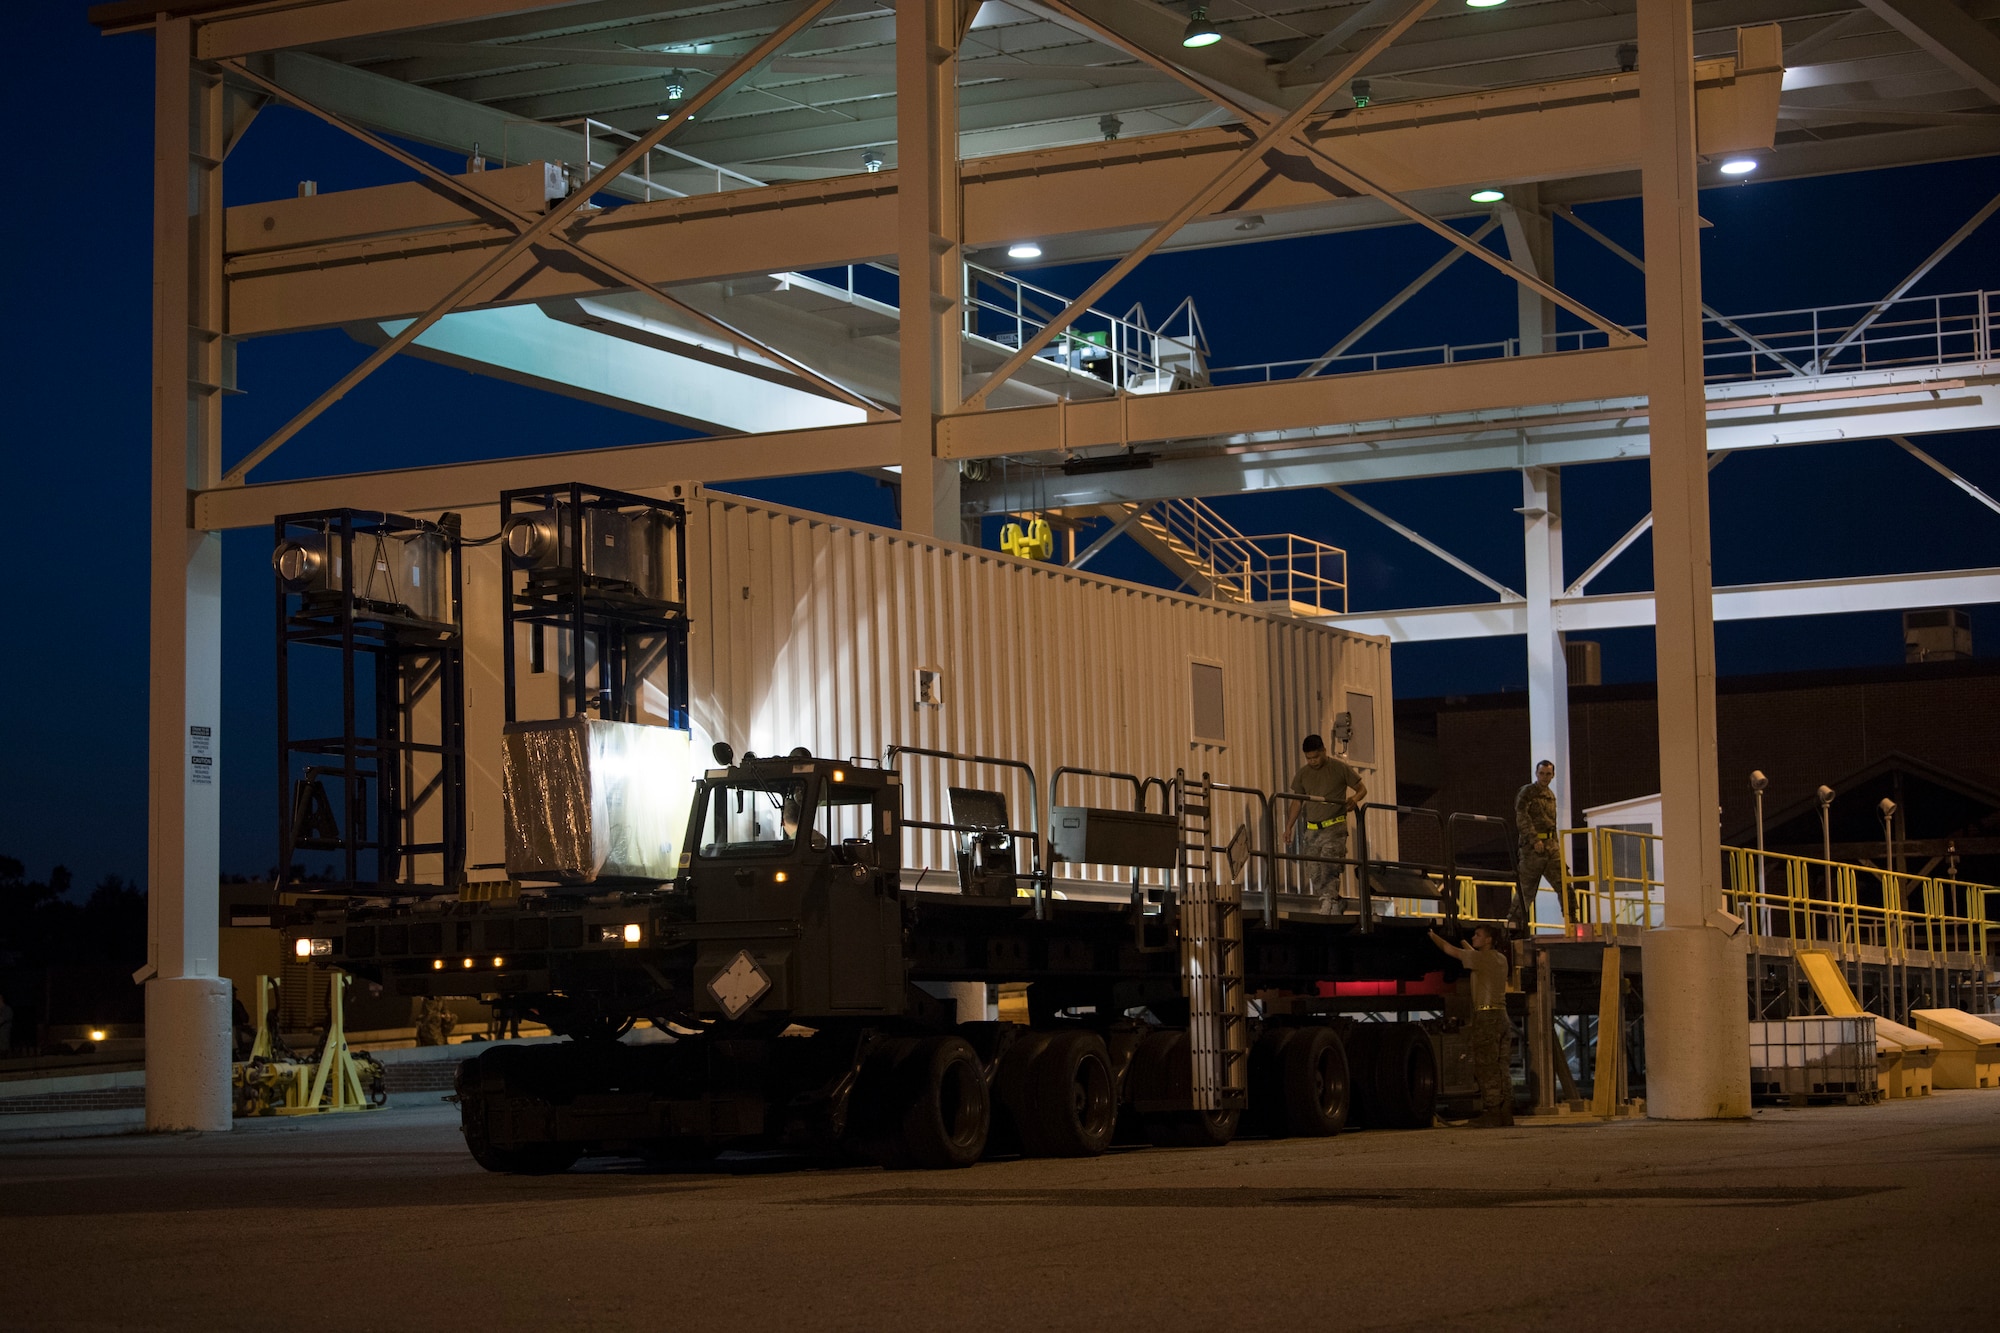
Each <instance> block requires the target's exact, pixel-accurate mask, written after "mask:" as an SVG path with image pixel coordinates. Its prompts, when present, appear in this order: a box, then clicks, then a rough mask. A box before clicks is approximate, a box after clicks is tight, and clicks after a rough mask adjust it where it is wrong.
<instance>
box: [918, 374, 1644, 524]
mask: <svg viewBox="0 0 2000 1333" xmlns="http://www.w3.org/2000/svg"><path fill="white" fill-rule="evenodd" d="M1644 365H1645V351H1644V349H1643V348H1642V347H1621V348H1609V349H1605V350H1600V351H1594V352H1564V353H1561V354H1556V355H1550V356H1543V357H1536V358H1534V359H1533V361H1532V362H1530V361H1524V360H1521V359H1518V358H1505V359H1495V360H1491V361H1463V362H1459V363H1456V364H1453V365H1437V366H1418V367H1412V368H1410V369H1405V370H1382V371H1374V372H1371V373H1366V374H1359V373H1357V374H1352V375H1321V376H1316V377H1315V378H1313V379H1309V380H1300V379H1289V380H1274V381H1271V382H1269V383H1263V384H1240V385H1227V386H1224V387H1220V388H1208V389H1189V390H1185V391H1183V392H1179V393H1167V394H1150V395H1139V396H1135V397H1131V398H1121V399H1105V400H1100V401H1097V402H1087V403H1086V402H1075V403H1067V404H1065V403H1056V404H1051V405H1049V406H1045V407H1016V408H1007V409H1004V410H998V411H990V412H977V413H961V414H959V415H956V416H952V417H947V418H946V419H945V420H943V421H941V422H939V423H938V453H939V455H940V456H941V457H945V458H990V457H997V456H999V455H1002V454H1026V453H1044V452H1047V453H1070V452H1074V451H1077V450H1083V449H1093V448H1105V447H1118V448H1123V447H1125V446H1128V445H1132V444H1141V443H1149V442H1158V441H1165V440H1189V439H1205V438H1209V437H1225V436H1227V437H1235V438H1242V437H1245V436H1249V437H1252V438H1254V437H1255V436H1256V435H1257V434H1258V433H1260V432H1283V431H1292V430H1320V429H1324V428H1326V427H1328V426H1331V425H1333V424H1335V423H1340V422H1354V423H1358V422H1385V421H1390V420H1399V419H1416V418H1420V417H1421V418H1425V419H1428V420H1431V421H1434V422H1435V421H1438V420H1439V418H1444V417H1449V416H1450V415H1451V414H1453V413H1459V412H1480V411H1492V410H1500V409H1506V408H1527V407H1531V406H1533V407H1538V408H1539V407H1542V406H1546V405H1548V404H1552V403H1559V402H1574V401H1576V399H1577V398H1589V399H1598V398H1606V399H1610V398H1620V397H1625V396H1628V395H1633V394H1636V393H1637V392H1638V391H1639V389H1640V388H1641V386H1642V384H1643V378H1642V372H1643V370H1644ZM1468 424H1470V423H1468ZM1186 493H1187V494H1200V493H1201V492H1186Z"/></svg>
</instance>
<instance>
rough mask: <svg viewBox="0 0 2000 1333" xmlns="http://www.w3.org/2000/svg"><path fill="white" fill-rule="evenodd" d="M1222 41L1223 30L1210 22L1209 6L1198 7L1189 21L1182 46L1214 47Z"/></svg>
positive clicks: (1182, 38)
mask: <svg viewBox="0 0 2000 1333" xmlns="http://www.w3.org/2000/svg"><path fill="white" fill-rule="evenodd" d="M1221 40H1222V30H1221V29H1219V28H1217V27H1216V26H1215V25H1214V24H1213V23H1210V22H1209V21H1208V6H1207V5H1196V6H1195V7H1194V14H1193V15H1192V16H1191V17H1190V18H1189V19H1188V25H1187V30H1186V31H1185V32H1183V33H1182V34H1181V45H1182V46H1193V47H1203V46H1214V45H1215V44H1216V43H1217V42H1219V41H1221Z"/></svg>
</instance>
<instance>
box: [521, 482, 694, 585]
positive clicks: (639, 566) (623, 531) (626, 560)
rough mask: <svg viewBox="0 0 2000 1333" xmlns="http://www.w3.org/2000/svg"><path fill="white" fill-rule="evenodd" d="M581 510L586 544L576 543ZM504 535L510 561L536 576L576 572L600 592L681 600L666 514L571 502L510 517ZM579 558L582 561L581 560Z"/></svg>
mask: <svg viewBox="0 0 2000 1333" xmlns="http://www.w3.org/2000/svg"><path fill="white" fill-rule="evenodd" d="M579 512H581V515H582V524H583V536H584V540H583V542H582V544H581V547H580V548H578V547H577V544H576V528H577V516H578V514H579ZM504 536H505V538H506V543H507V557H508V563H509V564H510V565H511V566H512V567H513V568H515V569H522V570H527V571H529V572H530V575H531V577H532V576H533V575H536V574H556V573H559V572H572V573H575V574H578V575H580V576H581V577H582V579H583V580H584V583H585V584H586V586H588V587H590V588H591V589H593V590H596V591H600V592H603V591H613V590H615V591H619V592H624V593H628V594H630V595H631V596H633V597H637V598H642V599H644V600H646V601H653V602H677V601H679V600H680V588H679V585H680V576H679V554H680V549H679V543H678V542H676V541H674V540H673V539H672V538H673V527H672V525H671V524H670V522H669V521H668V518H667V516H666V515H665V514H663V513H661V512H660V511H659V510H656V509H643V510H639V511H638V512H628V511H623V510H619V509H610V508H603V507H598V506H591V507H587V508H584V509H582V510H581V511H579V510H578V509H577V508H576V507H574V506H572V505H570V504H568V503H560V502H559V503H557V504H555V505H553V506H549V507H546V508H539V509H530V510H527V511H526V512H523V513H518V514H513V515H510V516H509V517H508V519H507V523H506V528H505V531H504ZM579 557H580V558H579Z"/></svg>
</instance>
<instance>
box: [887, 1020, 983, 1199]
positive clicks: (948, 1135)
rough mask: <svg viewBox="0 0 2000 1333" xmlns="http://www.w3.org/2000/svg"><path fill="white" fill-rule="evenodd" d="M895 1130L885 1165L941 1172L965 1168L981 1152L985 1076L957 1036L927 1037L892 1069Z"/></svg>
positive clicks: (962, 1040) (968, 1045)
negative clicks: (897, 1122)
mask: <svg viewBox="0 0 2000 1333" xmlns="http://www.w3.org/2000/svg"><path fill="white" fill-rule="evenodd" d="M896 1081H897V1084H898V1086H897V1088H896V1092H897V1098H896V1104H897V1105H898V1107H899V1108H900V1109H901V1111H902V1121H901V1132H900V1133H899V1134H898V1135H897V1136H896V1140H895V1143H894V1145H893V1147H892V1148H891V1150H890V1153H889V1156H890V1159H891V1160H890V1162H889V1163H888V1164H889V1165H891V1166H898V1167H916V1168H918V1169H921V1170H930V1171H935V1170H942V1169H945V1168H948V1167H960V1166H971V1165H972V1164H973V1163H974V1162H976V1161H978V1160H979V1155H980V1154H981V1153H983V1152H985V1151H986V1134H987V1130H988V1129H989V1128H990V1127H991V1125H992V1105H991V1103H990V1102H989V1101H988V1100H987V1096H986V1073H985V1071H984V1070H983V1069H981V1068H980V1065H979V1057H978V1056H977V1055H976V1054H974V1053H973V1050H972V1046H971V1043H969V1042H967V1041H966V1040H965V1038H963V1037H927V1038H925V1039H924V1040H923V1041H921V1042H919V1043H917V1047H916V1049H915V1050H913V1051H911V1052H910V1053H909V1055H908V1056H906V1057H904V1059H903V1062H902V1064H901V1065H900V1066H898V1068H897V1070H896Z"/></svg>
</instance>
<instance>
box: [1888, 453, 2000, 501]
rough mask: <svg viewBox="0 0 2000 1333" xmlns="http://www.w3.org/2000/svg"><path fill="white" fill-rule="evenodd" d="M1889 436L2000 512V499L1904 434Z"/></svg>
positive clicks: (1920, 461)
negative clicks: (1980, 487) (1949, 466)
mask: <svg viewBox="0 0 2000 1333" xmlns="http://www.w3.org/2000/svg"><path fill="white" fill-rule="evenodd" d="M1889 438H1890V439H1891V440H1894V441H1895V442H1896V444H1897V445H1898V446H1899V447H1900V448H1902V449H1903V450H1904V451H1906V452H1907V453H1908V454H1909V455H1910V457H1912V458H1914V459H1916V460H1917V461H1918V462H1919V463H1922V464H1923V465H1924V466H1925V467H1927V468H1929V469H1930V470H1931V471H1933V472H1935V473H1937V474H1938V475H1939V476H1941V477H1943V478H1944V479H1945V480H1946V481H1948V482H1950V483H1951V484H1952V485H1954V486H1956V487H1958V489H1960V490H1961V491H1964V492H1965V493H1966V494H1967V495H1969V496H1971V497H1972V498H1973V499H1975V500H1977V501H1979V503H1981V504H1983V505H1985V506H1986V507H1987V508H1988V509H1991V510H1992V511H1993V512H1994V513H1996V514H2000V500H1995V499H1994V498H1993V497H1992V496H1990V495H1988V494H1987V493H1986V492H1985V491H1982V490H1980V489H1979V488H1978V487H1977V486H1974V485H1973V484H1972V483H1971V482H1969V481H1967V480H1966V479H1965V478H1964V477H1961V476H1959V475H1958V474H1957V473H1956V472H1953V471H1952V470H1951V469H1950V468H1948V467H1946V466H1945V465H1944V464H1943V463H1940V462H1938V461H1937V459H1935V458H1932V457H1931V456H1930V455H1929V454H1927V453H1925V452H1924V451H1923V450H1921V449H1919V448H1917V446H1916V445H1914V444H1911V443H1910V442H1909V441H1908V440H1906V439H1904V438H1903V437H1902V436H1900V435H1891V436H1890V437H1889Z"/></svg>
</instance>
